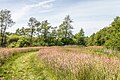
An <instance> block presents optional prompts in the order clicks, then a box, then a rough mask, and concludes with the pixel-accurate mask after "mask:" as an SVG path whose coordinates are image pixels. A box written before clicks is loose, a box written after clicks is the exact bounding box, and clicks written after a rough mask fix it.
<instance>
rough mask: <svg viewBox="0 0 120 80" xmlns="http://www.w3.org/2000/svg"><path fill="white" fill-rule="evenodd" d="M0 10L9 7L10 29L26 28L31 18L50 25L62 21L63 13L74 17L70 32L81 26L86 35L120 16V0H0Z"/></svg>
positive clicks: (12, 30) (58, 23)
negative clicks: (47, 22) (11, 24)
mask: <svg viewBox="0 0 120 80" xmlns="http://www.w3.org/2000/svg"><path fill="white" fill-rule="evenodd" d="M0 9H8V10H11V13H12V19H13V20H14V21H15V22H16V24H15V25H14V26H13V27H11V28H10V29H9V31H11V32H14V31H15V30H16V29H17V28H21V27H28V26H27V22H28V20H29V18H30V17H35V18H37V20H39V21H43V20H48V21H49V22H50V23H51V25H52V26H58V25H60V24H61V23H62V21H63V19H64V17H65V16H66V15H70V16H71V18H72V19H73V21H74V22H73V23H72V25H73V27H74V30H73V33H74V34H75V33H76V32H78V31H79V30H80V28H83V29H84V31H85V34H86V35H87V36H89V35H91V34H92V33H93V32H97V31H99V30H100V29H102V28H103V27H105V26H108V25H109V24H110V23H111V22H112V21H113V19H114V18H115V17H116V16H120V0H0Z"/></svg>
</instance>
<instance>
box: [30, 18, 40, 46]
mask: <svg viewBox="0 0 120 80" xmlns="http://www.w3.org/2000/svg"><path fill="white" fill-rule="evenodd" d="M38 24H39V21H37V20H36V19H35V18H34V17H31V18H30V19H29V22H28V26H29V27H30V31H31V33H30V45H31V46H32V41H33V35H34V33H35V30H36V27H37V26H38Z"/></svg>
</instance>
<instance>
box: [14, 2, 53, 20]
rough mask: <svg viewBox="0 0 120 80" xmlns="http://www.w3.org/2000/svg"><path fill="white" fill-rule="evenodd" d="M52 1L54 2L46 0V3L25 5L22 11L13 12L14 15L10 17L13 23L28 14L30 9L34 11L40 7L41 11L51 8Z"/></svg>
mask: <svg viewBox="0 0 120 80" xmlns="http://www.w3.org/2000/svg"><path fill="white" fill-rule="evenodd" d="M54 1H55V0H46V1H42V2H39V3H37V4H31V5H26V6H24V7H23V8H22V9H20V10H17V11H16V12H14V14H13V15H12V18H13V19H14V20H15V21H18V20H19V19H22V18H23V17H24V16H25V15H26V14H28V13H29V11H30V10H31V9H34V8H36V7H41V8H42V9H44V8H50V7H51V6H52V2H54ZM47 11H48V10H47ZM49 11H50V10H49ZM43 12H44V11H43Z"/></svg>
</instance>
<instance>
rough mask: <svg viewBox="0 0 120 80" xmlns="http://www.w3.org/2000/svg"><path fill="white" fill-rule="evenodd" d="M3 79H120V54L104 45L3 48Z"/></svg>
mask: <svg viewBox="0 0 120 80" xmlns="http://www.w3.org/2000/svg"><path fill="white" fill-rule="evenodd" d="M0 52H1V53H0V54H1V58H0V60H1V62H3V63H1V66H0V79H1V80H120V64H119V63H120V57H119V55H120V53H119V52H118V51H116V52H115V51H111V50H107V49H105V48H103V47H101V46H93V47H92V46H89V47H78V46H64V47H56V46H53V47H29V48H13V49H11V48H8V49H0Z"/></svg>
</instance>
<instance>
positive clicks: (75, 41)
mask: <svg viewBox="0 0 120 80" xmlns="http://www.w3.org/2000/svg"><path fill="white" fill-rule="evenodd" d="M72 22H73V21H72V19H71V18H70V16H69V15H67V16H66V17H65V18H64V20H63V22H62V23H61V24H60V25H59V26H58V27H53V26H51V24H50V23H49V22H48V21H47V20H44V21H41V22H40V21H38V20H37V19H36V18H34V17H31V18H30V19H29V21H28V28H25V27H22V28H18V29H17V30H16V32H15V33H10V32H6V30H7V29H9V27H12V26H13V25H14V24H15V22H14V21H13V20H12V19H11V13H10V11H9V10H7V9H5V10H1V11H0V46H1V47H26V46H64V45H86V44H85V38H86V37H85V35H84V31H83V29H82V28H81V30H80V32H79V33H77V34H75V35H73V33H72V30H73V26H72V24H71V23H72Z"/></svg>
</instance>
